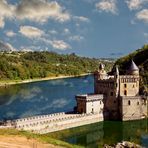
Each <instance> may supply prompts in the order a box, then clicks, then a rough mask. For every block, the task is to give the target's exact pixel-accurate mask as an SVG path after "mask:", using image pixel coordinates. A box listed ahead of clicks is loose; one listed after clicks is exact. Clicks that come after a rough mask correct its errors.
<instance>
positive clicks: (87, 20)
mask: <svg viewBox="0 0 148 148" xmlns="http://www.w3.org/2000/svg"><path fill="white" fill-rule="evenodd" d="M73 18H74V19H75V20H77V21H81V22H89V21H90V20H89V18H87V17H84V16H74V17H73Z"/></svg>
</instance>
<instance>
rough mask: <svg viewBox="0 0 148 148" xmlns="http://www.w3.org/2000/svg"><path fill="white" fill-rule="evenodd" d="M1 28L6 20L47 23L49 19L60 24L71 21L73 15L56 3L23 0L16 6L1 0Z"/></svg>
mask: <svg viewBox="0 0 148 148" xmlns="http://www.w3.org/2000/svg"><path fill="white" fill-rule="evenodd" d="M0 11H1V12H0V28H3V27H4V25H5V19H19V20H29V21H33V22H39V23H45V22H47V20H48V19H53V20H56V21H59V22H65V21H68V20H70V18H71V15H70V14H69V13H68V12H67V11H66V10H65V9H64V8H63V7H62V6H61V5H59V3H58V2H56V1H51V2H49V1H47V0H21V1H19V3H18V4H16V5H11V4H9V3H7V0H0Z"/></svg>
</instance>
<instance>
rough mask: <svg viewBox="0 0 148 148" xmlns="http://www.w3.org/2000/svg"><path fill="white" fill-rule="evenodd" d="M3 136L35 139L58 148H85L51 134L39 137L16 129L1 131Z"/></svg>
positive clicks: (0, 133)
mask: <svg viewBox="0 0 148 148" xmlns="http://www.w3.org/2000/svg"><path fill="white" fill-rule="evenodd" d="M1 135H3V136H5V137H7V136H23V137H26V138H27V139H35V140H37V141H39V142H41V143H49V144H53V145H57V146H62V147H65V148H83V147H82V146H77V145H72V144H69V143H67V142H64V141H61V140H57V139H54V138H51V137H50V134H47V135H39V134H33V133H31V132H27V131H18V130H15V129H0V136H1Z"/></svg>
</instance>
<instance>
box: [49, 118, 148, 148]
mask: <svg viewBox="0 0 148 148" xmlns="http://www.w3.org/2000/svg"><path fill="white" fill-rule="evenodd" d="M67 133H68V134H67ZM55 135H57V134H56V133H53V134H51V136H53V137H54V136H55ZM57 138H59V139H62V140H65V141H67V142H70V143H72V144H78V145H82V146H85V147H86V148H98V147H103V145H104V144H109V145H113V144H115V143H117V142H121V141H123V140H126V141H131V142H135V143H138V144H141V145H142V146H143V147H148V132H147V120H139V121H130V122H118V121H105V122H101V123H96V124H91V125H87V126H82V127H78V128H73V129H70V130H65V131H61V132H58V137H57Z"/></svg>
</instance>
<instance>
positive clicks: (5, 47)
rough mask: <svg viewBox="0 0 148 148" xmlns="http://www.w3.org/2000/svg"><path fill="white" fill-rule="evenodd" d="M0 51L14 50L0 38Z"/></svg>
mask: <svg viewBox="0 0 148 148" xmlns="http://www.w3.org/2000/svg"><path fill="white" fill-rule="evenodd" d="M0 51H1V52H2V51H7V52H9V51H14V48H13V47H12V46H11V45H10V44H8V43H4V42H3V41H1V40H0Z"/></svg>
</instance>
